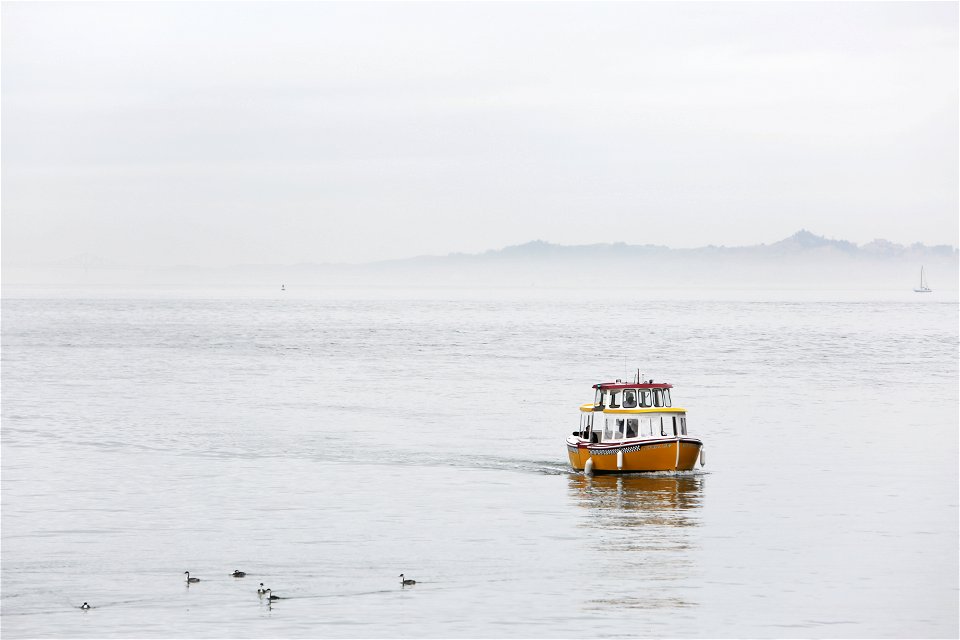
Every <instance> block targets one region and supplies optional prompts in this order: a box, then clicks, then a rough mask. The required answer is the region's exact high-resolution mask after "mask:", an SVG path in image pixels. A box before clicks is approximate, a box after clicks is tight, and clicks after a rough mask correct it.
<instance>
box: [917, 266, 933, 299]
mask: <svg viewBox="0 0 960 640" xmlns="http://www.w3.org/2000/svg"><path fill="white" fill-rule="evenodd" d="M914 291H916V292H917V293H930V292H931V291H933V289H931V288H930V287H928V286H927V279H926V278H924V277H923V267H920V288H919V289H914Z"/></svg>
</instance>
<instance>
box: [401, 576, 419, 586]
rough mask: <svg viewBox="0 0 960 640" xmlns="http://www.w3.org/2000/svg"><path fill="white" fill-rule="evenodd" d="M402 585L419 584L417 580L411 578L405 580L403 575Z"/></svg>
mask: <svg viewBox="0 0 960 640" xmlns="http://www.w3.org/2000/svg"><path fill="white" fill-rule="evenodd" d="M400 584H417V581H416V580H410V579H409V578H407V579H404V577H403V574H402V573H401V574H400Z"/></svg>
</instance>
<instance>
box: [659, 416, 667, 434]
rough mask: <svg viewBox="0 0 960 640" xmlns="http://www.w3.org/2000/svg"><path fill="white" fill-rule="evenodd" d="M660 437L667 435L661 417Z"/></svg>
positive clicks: (665, 425) (665, 426) (661, 417)
mask: <svg viewBox="0 0 960 640" xmlns="http://www.w3.org/2000/svg"><path fill="white" fill-rule="evenodd" d="M660 435H662V436H665V435H667V423H665V422H664V421H663V416H660Z"/></svg>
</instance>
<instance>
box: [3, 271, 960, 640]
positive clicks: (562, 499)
mask: <svg viewBox="0 0 960 640" xmlns="http://www.w3.org/2000/svg"><path fill="white" fill-rule="evenodd" d="M628 293H629V292H628ZM4 295H5V299H4V301H3V325H2V329H3V352H2V367H3V368H2V383H3V403H2V404H3V406H2V410H3V412H2V420H3V432H2V433H3V442H2V444H3V449H2V466H3V476H2V489H3V491H2V509H3V510H2V544H3V549H2V550H3V555H2V617H0V622H2V631H3V634H4V636H5V637H7V638H22V637H144V638H148V637H328V636H332V637H383V636H389V637H465V636H469V637H477V636H482V637H594V636H596V637H618V636H630V637H636V636H641V637H662V636H671V637H688V636H700V637H702V636H709V637H743V636H751V637H785V636H786V637H796V636H803V637H865V636H869V637H916V636H923V637H956V636H957V635H958V596H960V592H958V551H957V549H958V544H957V543H958V473H957V456H958V428H957V425H958V379H960V376H958V357H957V356H958V328H957V317H958V316H957V304H956V300H951V301H949V302H942V301H941V299H939V298H934V299H923V300H919V299H916V298H913V297H907V296H901V297H899V298H898V297H896V296H888V298H887V299H873V300H871V299H870V295H867V296H859V298H858V297H854V296H844V295H841V294H835V295H829V296H820V297H819V299H818V297H817V296H814V295H800V294H779V295H776V296H769V295H765V294H762V293H753V294H742V295H740V294H729V295H722V296H717V295H704V296H701V297H702V299H698V297H697V296H695V295H685V296H675V298H674V299H666V298H664V299H661V300H658V301H652V302H651V301H642V300H643V298H642V297H641V296H638V295H633V294H631V295H626V296H622V297H619V296H618V294H617V293H616V292H600V293H597V292H576V293H571V292H562V291H538V292H535V294H534V295H527V293H525V292H523V291H520V290H515V291H512V292H476V293H474V294H470V295H463V294H455V293H452V292H449V291H427V290H421V291H415V292H391V291H388V290H382V291H366V292H345V291H339V292H338V291H327V292H313V293H311V294H309V295H305V294H299V295H298V294H297V293H296V292H290V291H288V292H286V293H284V294H281V293H280V292H279V291H277V292H269V293H264V292H242V291H239V290H237V291H228V292H197V291H193V292H189V291H188V292H175V291H160V290H153V291H146V292H136V291H125V292H122V293H120V294H117V292H116V291H110V290H103V291H92V292H91V291H86V292H81V293H74V294H64V293H63V292H57V293H56V295H53V294H51V293H50V292H49V291H17V290H11V288H9V287H5V291H4ZM874 297H876V296H874ZM636 366H640V367H641V368H642V369H643V373H644V376H645V377H653V378H654V379H655V380H664V381H669V382H672V383H673V384H674V385H675V388H674V391H673V395H674V401H675V403H676V404H678V405H680V406H684V407H686V408H687V410H688V412H689V413H688V421H689V426H690V430H691V433H692V434H694V435H698V436H700V437H701V438H702V439H703V440H704V441H705V445H706V455H707V466H706V467H705V468H704V469H702V470H699V471H697V472H692V473H687V474H680V475H671V474H661V475H654V476H631V477H623V478H617V477H598V478H593V479H590V478H585V477H583V476H581V475H578V474H574V473H571V472H570V471H569V469H568V467H567V464H566V451H565V446H564V443H563V441H564V438H565V436H566V435H567V434H568V433H569V432H570V431H572V430H573V429H575V428H576V426H577V424H578V413H577V406H578V405H579V404H580V403H582V402H586V401H589V400H590V399H591V397H592V393H591V390H590V385H591V384H593V383H594V382H598V381H600V380H602V379H610V378H616V377H624V375H626V376H631V375H632V372H633V370H634V369H635V368H636ZM237 568H239V569H242V570H244V571H246V572H247V573H248V576H247V577H246V578H242V579H235V578H232V577H229V574H230V572H232V571H233V570H234V569H237ZM186 570H189V571H190V572H191V575H194V576H197V577H200V578H201V582H200V583H198V584H194V585H191V586H189V587H188V586H187V585H186V583H185V582H184V575H183V572H184V571H186ZM400 573H404V574H406V575H407V577H411V578H414V579H416V580H417V581H418V583H417V584H416V585H415V586H414V587H408V588H401V586H400V584H399V577H398V576H399V574H400ZM259 582H263V583H265V584H266V586H268V587H271V588H273V589H274V591H275V592H276V593H277V594H278V595H280V596H283V597H284V599H283V600H280V601H277V602H275V603H274V604H273V605H272V606H268V605H267V604H265V603H264V602H263V601H262V600H261V599H260V598H258V596H257V594H256V588H257V584H258V583H259ZM84 601H87V602H89V603H90V604H91V605H93V607H94V608H93V609H91V610H89V611H80V610H78V609H77V607H78V606H79V605H80V604H81V603H82V602H84Z"/></svg>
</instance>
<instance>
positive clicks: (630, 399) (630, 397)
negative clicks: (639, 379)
mask: <svg viewBox="0 0 960 640" xmlns="http://www.w3.org/2000/svg"><path fill="white" fill-rule="evenodd" d="M636 406H637V390H636V389H624V390H623V408H624V409H633V408H634V407H636Z"/></svg>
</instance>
